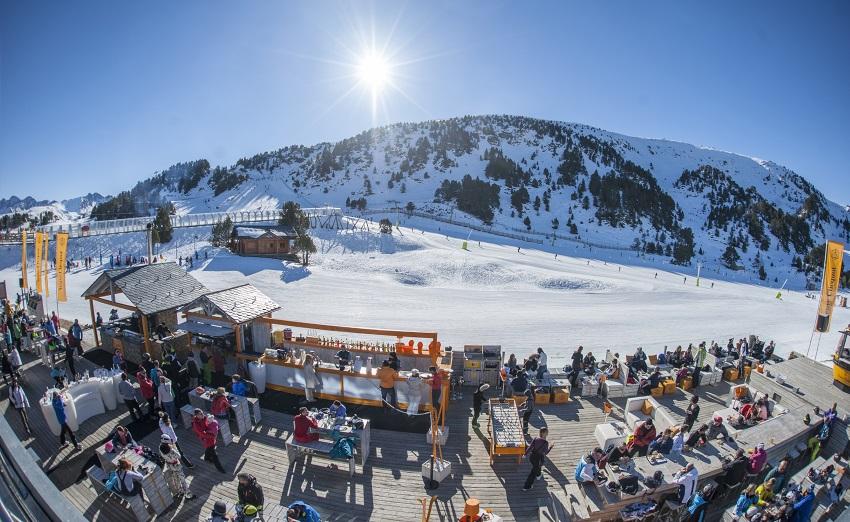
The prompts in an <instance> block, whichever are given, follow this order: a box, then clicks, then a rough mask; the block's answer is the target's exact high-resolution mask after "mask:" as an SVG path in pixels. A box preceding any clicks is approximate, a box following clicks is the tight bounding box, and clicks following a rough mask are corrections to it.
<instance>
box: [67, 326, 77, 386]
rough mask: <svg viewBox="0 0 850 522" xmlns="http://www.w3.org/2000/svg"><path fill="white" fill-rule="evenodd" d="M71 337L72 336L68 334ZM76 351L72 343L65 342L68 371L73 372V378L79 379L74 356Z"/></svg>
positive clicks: (74, 379) (73, 379)
mask: <svg viewBox="0 0 850 522" xmlns="http://www.w3.org/2000/svg"><path fill="white" fill-rule="evenodd" d="M68 337H69V339H70V338H72V337H71V336H70V335H68ZM75 355H76V352H75V351H74V347H73V346H71V343H70V342H69V343H66V344H65V364H67V365H68V371H69V372H71V380H72V381H76V380H77V369H76V368H75V367H74V356H75Z"/></svg>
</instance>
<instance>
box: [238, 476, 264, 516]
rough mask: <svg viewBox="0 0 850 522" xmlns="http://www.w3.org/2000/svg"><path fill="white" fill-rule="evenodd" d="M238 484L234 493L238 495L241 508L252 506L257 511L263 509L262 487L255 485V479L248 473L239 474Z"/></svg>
mask: <svg viewBox="0 0 850 522" xmlns="http://www.w3.org/2000/svg"><path fill="white" fill-rule="evenodd" d="M238 478H239V484H238V485H237V486H236V493H237V494H238V495H239V504H240V505H242V506H254V507H256V508H257V509H258V510H262V509H263V504H264V503H265V496H264V495H263V487H262V486H261V485H260V484H258V483H257V478H256V477H255V476H254V475H251V474H249V473H240V474H239V477H238Z"/></svg>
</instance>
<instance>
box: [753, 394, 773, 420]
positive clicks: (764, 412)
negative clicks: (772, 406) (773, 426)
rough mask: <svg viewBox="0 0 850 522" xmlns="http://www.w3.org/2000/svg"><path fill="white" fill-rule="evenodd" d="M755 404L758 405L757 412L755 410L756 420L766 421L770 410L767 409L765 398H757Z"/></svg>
mask: <svg viewBox="0 0 850 522" xmlns="http://www.w3.org/2000/svg"><path fill="white" fill-rule="evenodd" d="M756 406H757V407H758V412H757V415H758V420H760V421H766V420H767V419H768V417H770V411H768V408H767V400H766V399H759V400H757V401H756Z"/></svg>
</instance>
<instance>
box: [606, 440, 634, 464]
mask: <svg viewBox="0 0 850 522" xmlns="http://www.w3.org/2000/svg"><path fill="white" fill-rule="evenodd" d="M629 458H630V457H629V448H628V446H627V445H626V441H623V442H621V443H620V444H619V445H618V446H614V447H613V448H611V450H610V451H609V452H608V453H607V454H606V455H605V456H604V457H603V458H602V460H601V461H600V462H599V464H598V466H599V467H600V468H604V467H605V465H606V464H609V463H610V464H618V465H619V464H625V463H626V462H628V460H629Z"/></svg>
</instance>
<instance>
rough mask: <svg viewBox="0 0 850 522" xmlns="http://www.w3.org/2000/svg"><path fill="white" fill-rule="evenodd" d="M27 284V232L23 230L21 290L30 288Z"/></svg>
mask: <svg viewBox="0 0 850 522" xmlns="http://www.w3.org/2000/svg"><path fill="white" fill-rule="evenodd" d="M28 287H29V285H28V284H27V231H26V230H21V289H22V290H23V289H26V288H28Z"/></svg>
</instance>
